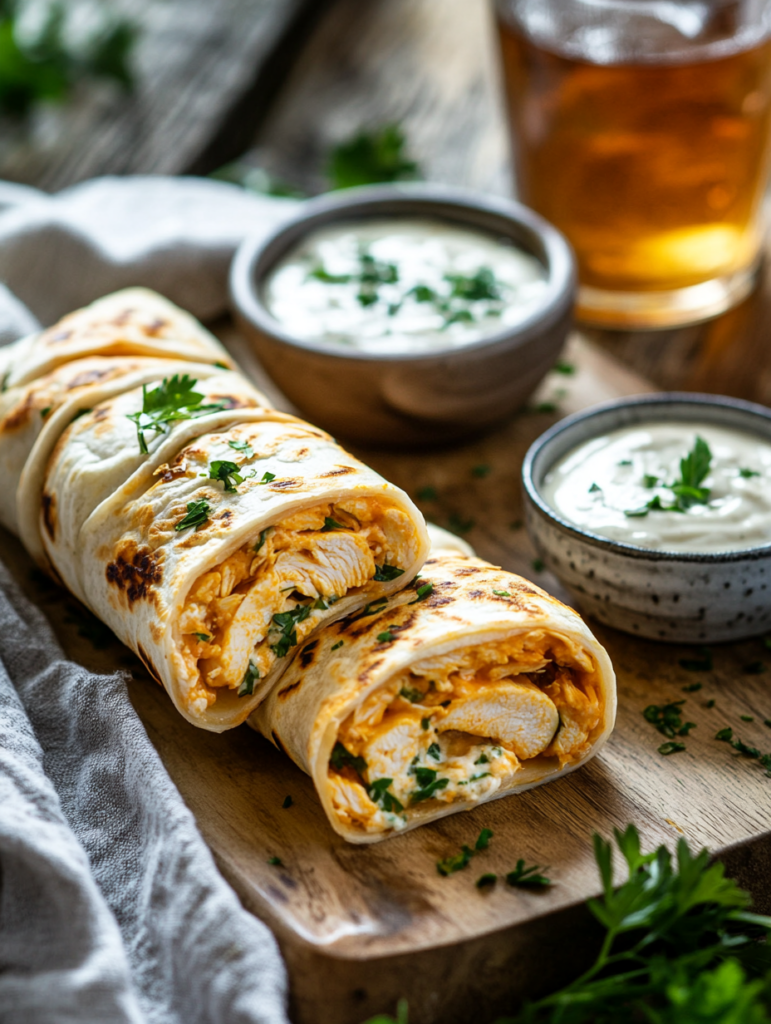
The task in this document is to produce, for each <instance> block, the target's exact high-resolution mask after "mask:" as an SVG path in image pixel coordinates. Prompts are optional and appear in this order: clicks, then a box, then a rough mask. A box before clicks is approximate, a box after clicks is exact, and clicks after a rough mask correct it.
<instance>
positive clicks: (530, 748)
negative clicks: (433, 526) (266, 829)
mask: <svg viewBox="0 0 771 1024" xmlns="http://www.w3.org/2000/svg"><path fill="white" fill-rule="evenodd" d="M435 543H436V546H437V548H439V550H436V551H435V552H433V553H432V555H431V557H430V559H429V560H428V561H427V562H426V564H425V565H424V567H423V569H422V570H421V573H420V576H419V577H418V578H417V579H416V580H415V581H414V582H413V583H412V585H411V586H410V587H408V588H407V589H405V590H404V591H402V592H401V593H399V594H397V595H395V596H394V597H391V598H390V599H388V598H381V599H380V600H376V601H371V602H370V603H369V604H368V605H367V606H366V607H365V608H364V609H362V610H360V611H358V612H356V613H354V614H350V615H348V616H347V617H346V618H345V619H342V620H340V621H338V622H336V623H334V624H332V625H329V626H327V627H326V628H324V629H322V630H321V631H320V632H318V633H316V634H315V635H314V636H313V637H312V638H311V640H310V641H309V642H308V643H306V644H304V645H303V646H302V648H301V649H300V652H299V654H298V656H297V658H296V659H295V661H294V662H293V663H292V664H291V665H290V667H289V668H288V670H287V671H286V672H285V674H284V675H283V677H282V678H281V680H280V682H279V683H278V685H277V686H275V687H274V689H273V690H272V691H271V693H270V694H269V696H268V697H267V699H266V700H265V701H264V703H263V704H262V705H261V706H260V707H259V708H258V709H257V711H256V712H255V714H254V715H253V716H252V718H251V719H250V724H251V725H252V726H253V727H254V728H257V729H259V731H260V732H262V734H263V735H264V736H266V737H267V738H268V739H270V740H271V742H273V743H274V744H275V745H276V746H277V747H279V748H280V749H281V750H284V751H286V753H287V754H289V756H290V757H291V758H292V759H293V760H294V761H295V763H296V764H298V765H299V766H300V767H301V768H302V769H303V770H304V771H306V772H307V773H308V774H309V775H310V776H311V777H312V778H313V781H314V783H315V786H316V789H317V790H318V793H319V796H320V799H321V802H322V804H323V807H324V810H325V812H326V814H327V816H328V818H329V820H330V822H331V824H332V827H333V828H334V829H335V831H336V832H338V833H339V834H340V835H342V836H343V837H344V838H345V839H347V840H349V841H350V842H353V843H366V842H374V841H377V840H380V839H384V838H386V837H388V836H390V835H394V834H397V833H399V832H403V831H405V830H407V829H410V828H414V827H416V826H417V825H421V824H424V823H425V822H427V821H432V820H434V819H435V818H440V817H443V816H444V815H447V814H452V813H454V812H455V811H461V810H468V809H470V808H473V807H476V806H477V805H478V804H481V803H485V802H487V801H488V800H494V799H497V798H498V797H502V796H505V795H506V794H508V793H514V792H520V791H522V790H525V789H529V788H531V787H533V786H538V785H541V784H542V783H545V782H549V781H550V780H552V779H556V778H559V777H560V776H562V775H564V774H566V773H567V772H570V771H573V770H574V769H576V768H578V767H580V766H581V765H582V764H584V763H585V762H586V761H587V760H588V759H589V758H591V757H593V756H594V754H596V753H597V751H598V750H599V749H600V748H601V746H602V745H603V743H604V742H605V740H606V739H607V737H608V735H609V733H610V732H611V730H612V728H613V723H614V718H615V711H616V690H615V676H614V673H613V668H612V665H611V662H610V659H609V657H608V655H607V653H606V651H605V650H604V648H603V647H602V646H601V645H600V643H599V642H598V641H597V640H596V639H595V638H594V636H593V635H592V634H591V632H590V631H589V629H588V627H587V626H586V624H585V623H584V622H583V620H582V619H581V618H580V616H579V615H577V614H576V612H574V611H572V610H571V609H570V608H567V607H565V606H564V605H563V604H561V603H560V602H559V601H557V600H556V599H555V598H553V597H550V596H549V595H548V594H546V593H544V591H542V590H540V589H539V588H538V587H536V586H535V585H533V584H532V583H529V582H527V581H526V580H524V579H522V578H521V577H519V576H515V575H514V574H512V573H509V572H504V571H503V570H501V569H498V568H496V567H495V566H492V565H489V564H488V563H486V562H483V561H481V560H480V559H477V558H474V557H471V556H469V555H466V554H463V553H461V552H459V551H457V550H456V551H453V550H450V544H447V545H443V544H442V541H441V537H435ZM452 546H454V547H457V545H455V544H453V545H452Z"/></svg>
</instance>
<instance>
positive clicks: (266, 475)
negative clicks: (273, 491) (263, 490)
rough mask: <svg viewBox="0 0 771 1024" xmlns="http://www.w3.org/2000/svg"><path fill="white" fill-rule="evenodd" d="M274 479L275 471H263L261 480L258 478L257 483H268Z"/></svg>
mask: <svg viewBox="0 0 771 1024" xmlns="http://www.w3.org/2000/svg"><path fill="white" fill-rule="evenodd" d="M275 479H276V474H275V473H268V472H265V473H263V474H262V480H258V481H257V483H258V484H269V483H272V482H273V481H274V480H275Z"/></svg>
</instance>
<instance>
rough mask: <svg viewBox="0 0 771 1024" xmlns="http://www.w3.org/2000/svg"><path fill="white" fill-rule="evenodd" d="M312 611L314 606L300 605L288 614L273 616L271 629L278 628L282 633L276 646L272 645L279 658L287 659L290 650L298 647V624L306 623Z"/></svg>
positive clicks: (282, 613) (279, 613) (280, 613)
mask: <svg viewBox="0 0 771 1024" xmlns="http://www.w3.org/2000/svg"><path fill="white" fill-rule="evenodd" d="M312 610H313V606H312V605H310V604H300V605H297V607H296V608H291V609H290V610H289V611H286V612H277V613H276V614H275V615H274V616H273V620H272V621H273V626H271V629H273V627H274V626H276V627H278V630H279V631H280V633H281V636H280V638H279V640H278V641H277V642H276V643H275V644H271V645H270V649H271V651H273V653H274V654H275V655H276V657H277V658H284V657H286V655H287V654H288V653H289V650H290V648H292V647H296V646H297V632H296V628H295V627H296V626H297V624H298V623H300V622H304V621H305V620H306V619H307V618H308V616H309V615H310V613H311V611H312Z"/></svg>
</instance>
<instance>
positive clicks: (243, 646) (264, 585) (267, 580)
mask: <svg viewBox="0 0 771 1024" xmlns="http://www.w3.org/2000/svg"><path fill="white" fill-rule="evenodd" d="M234 596H235V595H234ZM279 600H280V593H279V588H278V581H277V579H276V577H275V576H273V575H269V576H263V577H262V579H260V580H258V582H257V583H255V584H254V586H253V587H252V588H251V589H250V590H249V592H248V593H247V594H246V596H245V597H244V598H243V599H242V600H241V603H240V604H239V606H238V611H237V612H236V613H235V615H234V616H233V618H232V619H231V620H230V622H229V623H228V625H227V626H226V627H225V629H224V630H223V632H222V636H221V637H220V639H219V645H220V647H221V649H222V653H221V654H220V656H219V658H218V659H217V666H216V667H217V668H221V669H222V671H221V673H217V675H216V676H215V677H214V678H211V677H207V678H208V681H209V682H210V683H211V684H213V685H215V686H231V687H235V686H238V685H240V683H241V680H242V679H243V678H244V673H245V672H246V670H247V668H248V665H249V658H250V656H251V654H252V652H253V651H254V648H255V645H256V644H257V643H258V642H259V641H260V640H262V639H263V638H264V637H265V636H266V634H267V632H268V628H269V627H270V622H271V618H272V616H273V609H274V608H275V607H276V606H277V604H278V602H279ZM207 667H209V668H210V670H211V669H212V668H215V666H214V665H213V664H212V665H211V666H207Z"/></svg>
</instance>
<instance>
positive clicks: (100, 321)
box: [0, 288, 236, 391]
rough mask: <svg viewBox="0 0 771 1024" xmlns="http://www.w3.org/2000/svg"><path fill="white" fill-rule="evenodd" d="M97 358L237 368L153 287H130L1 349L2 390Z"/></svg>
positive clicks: (204, 332) (209, 337)
mask: <svg viewBox="0 0 771 1024" xmlns="http://www.w3.org/2000/svg"><path fill="white" fill-rule="evenodd" d="M94 355H101V356H148V357H152V358H156V359H178V360H185V361H188V362H194V363H212V364H215V365H219V366H221V367H222V368H223V369H231V370H232V369H235V368H236V366H235V363H234V362H233V360H232V359H231V357H230V355H229V354H228V352H227V350H226V349H225V348H223V346H222V345H221V344H220V343H219V341H218V340H217V339H216V338H215V337H214V335H213V334H210V333H209V331H207V330H205V329H204V328H203V327H202V326H201V324H199V323H198V321H197V320H196V319H195V318H194V317H192V316H190V314H189V313H186V312H184V310H181V309H179V307H177V306H175V305H174V304H173V303H171V302H169V301H168V299H164V298H163V296H162V295H158V294H157V293H156V292H152V291H150V290H149V289H147V288H126V289H124V290H123V291H120V292H114V293H113V294H112V295H106V296H105V297H104V298H101V299H98V300H97V301H96V302H93V303H92V304H91V305H90V306H86V307H85V308H84V309H79V310H76V311H75V312H74V313H70V314H69V315H68V316H65V317H64V318H63V319H61V320H59V321H58V323H56V324H54V325H53V327H49V328H48V329H47V330H44V331H40V332H38V333H37V334H32V335H30V336H29V337H27V338H22V339H21V340H20V341H17V342H15V343H14V344H13V345H8V346H7V347H6V348H3V349H0V374H1V375H2V382H3V383H2V388H3V390H4V391H5V390H7V389H8V388H9V387H13V386H15V385H19V384H26V383H28V382H30V381H32V380H35V379H37V378H40V377H43V376H45V375H46V374H48V373H50V372H51V371H52V370H54V369H56V367H57V366H61V365H62V364H63V363H68V362H72V361H73V360H75V359H83V358H86V357H87V356H94Z"/></svg>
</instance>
